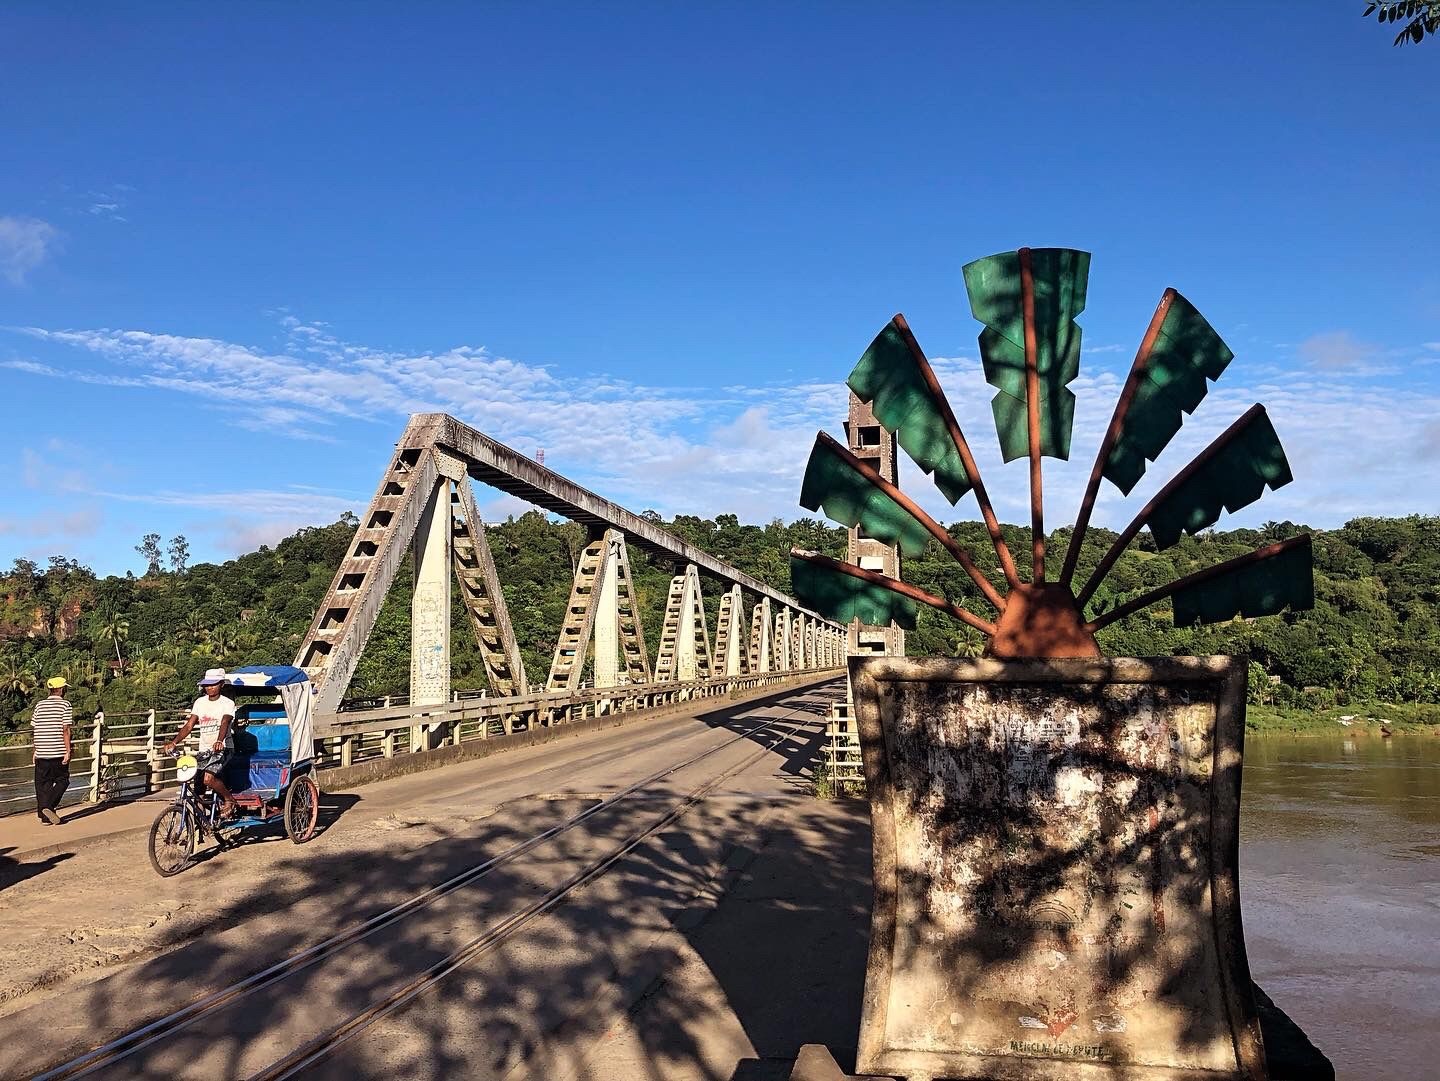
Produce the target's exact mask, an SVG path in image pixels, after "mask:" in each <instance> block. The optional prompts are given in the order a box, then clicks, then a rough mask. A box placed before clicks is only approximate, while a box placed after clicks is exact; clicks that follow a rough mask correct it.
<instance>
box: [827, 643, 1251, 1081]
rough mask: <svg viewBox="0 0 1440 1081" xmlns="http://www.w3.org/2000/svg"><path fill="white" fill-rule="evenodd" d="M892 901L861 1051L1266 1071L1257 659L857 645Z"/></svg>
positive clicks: (1025, 1072) (891, 1057) (878, 899)
mask: <svg viewBox="0 0 1440 1081" xmlns="http://www.w3.org/2000/svg"><path fill="white" fill-rule="evenodd" d="M850 673H851V682H852V687H853V690H854V699H855V707H856V715H857V720H858V723H859V730H860V739H861V744H862V748H863V752H864V759H865V776H866V782H867V784H868V787H869V792H870V802H871V815H872V819H873V823H874V853H875V855H874V860H875V902H874V909H873V915H872V930H871V941H870V955H869V965H868V970H867V973H866V981H865V998H864V1003H863V1007H862V1017H861V1027H860V1040H859V1055H858V1058H857V1062H856V1068H857V1070H858V1071H859V1072H860V1073H862V1074H882V1075H896V1076H901V1077H907V1078H955V1079H980V1078H985V1079H1017V1081H1018V1079H1027V1081H1030V1079H1052V1081H1061V1079H1064V1081H1086V1079H1100V1078H1105V1079H1107V1081H1114V1079H1118V1078H1124V1079H1125V1081H1199V1079H1200V1078H1204V1079H1206V1081H1219V1079H1222V1078H1225V1079H1231V1078H1246V1079H1253V1081H1260V1079H1263V1078H1265V1076H1266V1069H1265V1054H1264V1049H1263V1046H1262V1042H1261V1036H1260V1027H1259V1024H1258V1021H1257V1018H1256V1012H1255V1004H1254V999H1253V996H1252V995H1251V984H1250V977H1249V968H1248V966H1247V964H1246V960H1245V946H1244V940H1243V937H1242V934H1241V927H1240V904H1239V894H1238V886H1237V871H1236V858H1237V848H1238V838H1239V816H1240V761H1241V747H1242V739H1243V731H1244V709H1245V698H1244V693H1245V668H1244V665H1243V663H1241V662H1237V661H1235V660H1233V659H1231V658H1226V657H1181V658H1164V659H1155V660H1134V659H1118V658H1117V659H1108V660H1057V661H1007V662H1001V661H992V660H978V661H965V660H949V659H943V660H941V659H937V660H905V659H901V658H889V657H871V658H854V659H852V661H851V664H850Z"/></svg>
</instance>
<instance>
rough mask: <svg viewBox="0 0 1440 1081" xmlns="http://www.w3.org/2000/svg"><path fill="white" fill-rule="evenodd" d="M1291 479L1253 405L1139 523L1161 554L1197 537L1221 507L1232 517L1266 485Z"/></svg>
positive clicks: (1263, 419)
mask: <svg viewBox="0 0 1440 1081" xmlns="http://www.w3.org/2000/svg"><path fill="white" fill-rule="evenodd" d="M1291 479H1292V478H1291V475H1290V464H1289V463H1288V462H1287V461H1286V460H1285V451H1284V449H1283V448H1282V447H1281V446H1280V438H1279V436H1277V435H1276V434H1275V426H1274V425H1272V424H1271V423H1270V417H1269V415H1268V414H1267V413H1266V412H1265V410H1264V409H1261V408H1258V407H1257V408H1256V409H1255V410H1254V411H1253V412H1252V413H1251V414H1250V419H1249V421H1248V422H1247V423H1246V424H1245V425H1244V427H1243V428H1241V429H1240V430H1239V431H1237V432H1236V434H1235V436H1234V437H1233V438H1232V439H1231V440H1230V441H1229V442H1228V443H1227V444H1226V445H1225V446H1224V447H1223V448H1222V449H1221V450H1220V451H1218V452H1217V453H1216V454H1215V455H1214V456H1212V457H1211V458H1210V460H1209V461H1207V462H1205V463H1204V464H1203V465H1201V466H1200V467H1199V468H1198V469H1196V470H1195V471H1194V473H1192V474H1191V475H1190V476H1189V477H1188V478H1186V480H1185V481H1184V482H1183V483H1182V484H1180V485H1179V486H1177V487H1176V488H1175V490H1174V491H1173V492H1171V493H1170V494H1169V495H1168V496H1166V497H1165V499H1163V500H1162V501H1161V502H1160V503H1159V504H1158V505H1157V506H1156V507H1155V508H1154V509H1153V510H1152V511H1151V512H1150V513H1149V514H1148V515H1147V516H1146V518H1145V524H1146V525H1147V526H1149V527H1150V533H1151V534H1152V535H1153V536H1154V538H1155V546H1156V547H1157V548H1159V549H1161V550H1162V551H1163V550H1164V549H1166V548H1169V547H1171V546H1172V545H1174V544H1176V543H1177V542H1178V541H1179V540H1180V535H1181V533H1192V534H1193V533H1198V532H1199V531H1200V530H1202V529H1205V528H1206V527H1207V526H1212V525H1214V524H1215V522H1216V521H1217V520H1218V519H1219V517H1220V511H1221V509H1222V508H1223V509H1225V510H1227V511H1230V512H1231V513H1233V512H1235V511H1237V510H1239V509H1240V508H1241V507H1248V506H1249V505H1250V504H1251V503H1253V502H1255V500H1257V499H1259V498H1260V496H1261V495H1263V494H1264V492H1265V488H1266V487H1267V486H1268V487H1270V488H1271V489H1275V488H1280V487H1283V486H1284V485H1286V484H1289V483H1290V481H1291Z"/></svg>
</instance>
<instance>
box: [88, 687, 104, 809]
mask: <svg viewBox="0 0 1440 1081" xmlns="http://www.w3.org/2000/svg"><path fill="white" fill-rule="evenodd" d="M104 731H105V711H104V710H101V711H100V712H99V713H97V714H95V727H94V728H93V729H92V730H91V732H90V795H89V797H88V798H89V800H90V802H91V803H99V802H100V756H101V753H102V751H103V745H102V741H103V740H104V738H105V737H104V735H103V733H104Z"/></svg>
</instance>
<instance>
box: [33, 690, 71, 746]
mask: <svg viewBox="0 0 1440 1081" xmlns="http://www.w3.org/2000/svg"><path fill="white" fill-rule="evenodd" d="M74 719H75V707H73V706H72V705H71V704H70V703H69V702H67V701H65V699H63V698H61V697H60V696H59V695H55V694H52V695H50V697H48V698H42V699H41V700H40V702H39V703H38V704H37V705H36V706H35V712H34V713H33V714H31V715H30V729H31V732H32V733H33V736H32V742H33V743H34V744H35V757H36V758H64V757H65V729H67V728H69V727H70V724H71V722H72V721H73V720H74Z"/></svg>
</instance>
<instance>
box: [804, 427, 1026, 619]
mask: <svg viewBox="0 0 1440 1081" xmlns="http://www.w3.org/2000/svg"><path fill="white" fill-rule="evenodd" d="M819 438H820V440H821V441H822V442H823V443H824V445H825V446H826V448H827V449H829V450H830V452H831V453H833V454H834V455H835V456H836V457H838V458H839V459H840V460H841V461H842V462H844V463H845V464H846V465H848V466H849V467H850V468H851V469H853V470H855V472H857V473H859V474H860V475H861V476H862V477H864V478H865V479H866V480H867V481H869V482H870V483H871V484H873V485H874V486H875V487H876V488H879V489H880V491H882V492H884V493H885V494H886V495H888V496H889V497H890V498H891V499H893V500H895V502H896V503H898V504H899V505H900V509H901V510H903V511H905V512H906V513H907V514H909V515H910V516H911V517H912V518H914V519H915V520H916V521H917V522H919V523H920V524H921V525H923V526H924V527H925V529H926V531H927V532H928V533H929V534H930V535H931V536H932V537H934V538H935V539H936V540H937V541H939V542H940V543H941V545H943V546H944V548H945V550H946V551H947V552H949V553H950V555H951V556H953V557H954V559H955V561H956V562H957V563H959V564H960V566H962V567H964V568H965V573H966V574H968V575H970V580H971V581H972V582H974V583H975V585H976V586H977V587H978V588H979V590H980V592H981V593H983V594H985V599H986V600H988V601H989V602H990V603H991V604H993V605H994V606H995V607H996V608H997V609H998V610H999V611H1001V612H1003V611H1005V598H1004V597H1002V596H1001V595H1000V591H999V590H997V589H996V588H995V587H994V586H993V585H992V584H991V583H990V579H988V578H986V577H985V575H984V573H983V572H982V571H981V570H980V568H979V567H977V566H976V565H975V561H974V560H973V559H971V558H970V553H969V552H967V551H966V550H965V549H964V548H961V547H960V545H959V544H958V543H957V542H956V540H955V538H954V537H952V536H950V534H949V533H948V532H947V531H946V529H945V527H944V526H942V525H941V524H940V523H939V522H937V521H936V520H935V519H934V518H931V517H930V515H928V514H926V513H925V512H924V511H923V510H921V509H920V506H919V505H918V504H917V503H916V502H915V501H914V500H913V499H911V498H910V497H909V496H908V495H906V494H905V493H904V492H902V491H901V490H900V489H899V488H897V487H895V485H893V484H891V483H890V482H889V481H888V480H886V479H885V478H884V477H882V476H881V475H880V474H879V473H878V472H876V471H875V469H874V468H872V467H871V466H869V465H867V464H866V463H865V462H863V461H862V460H861V459H859V458H857V457H856V456H855V455H853V454H851V453H850V451H849V449H848V448H847V447H845V446H844V445H843V444H841V443H840V442H839V441H837V440H836V439H834V438H833V437H831V436H830V435H829V434H827V433H825V432H820V433H819Z"/></svg>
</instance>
